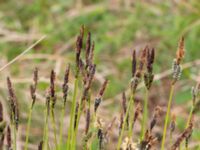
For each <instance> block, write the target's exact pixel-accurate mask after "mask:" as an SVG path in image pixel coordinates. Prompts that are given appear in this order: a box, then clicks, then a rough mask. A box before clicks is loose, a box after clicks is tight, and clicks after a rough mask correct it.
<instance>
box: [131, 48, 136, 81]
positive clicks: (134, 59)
mask: <svg viewBox="0 0 200 150" xmlns="http://www.w3.org/2000/svg"><path fill="white" fill-rule="evenodd" d="M135 72H136V52H135V50H133V53H132V77H134V76H135Z"/></svg>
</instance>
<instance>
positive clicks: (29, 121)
mask: <svg viewBox="0 0 200 150" xmlns="http://www.w3.org/2000/svg"><path fill="white" fill-rule="evenodd" d="M32 111H33V107H32V106H31V108H30V109H29V115H28V124H27V130H26V143H25V148H24V149H25V150H27V148H28V141H29V131H30V126H31V119H32Z"/></svg>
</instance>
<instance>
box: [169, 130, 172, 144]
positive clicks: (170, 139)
mask: <svg viewBox="0 0 200 150" xmlns="http://www.w3.org/2000/svg"><path fill="white" fill-rule="evenodd" d="M169 134H170V135H169V144H170V146H171V145H172V132H170V133H169Z"/></svg>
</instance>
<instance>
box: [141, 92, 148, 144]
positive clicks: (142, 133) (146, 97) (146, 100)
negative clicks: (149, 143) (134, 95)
mask: <svg viewBox="0 0 200 150" xmlns="http://www.w3.org/2000/svg"><path fill="white" fill-rule="evenodd" d="M148 97H149V90H148V89H146V92H145V100H144V112H143V117H142V132H141V136H140V140H141V141H142V140H143V138H144V135H145V132H146V125H147V117H148Z"/></svg>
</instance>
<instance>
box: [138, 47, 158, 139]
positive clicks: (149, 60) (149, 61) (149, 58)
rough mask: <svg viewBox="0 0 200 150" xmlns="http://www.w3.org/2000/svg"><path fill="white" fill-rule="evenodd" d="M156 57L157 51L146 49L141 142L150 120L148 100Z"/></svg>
mask: <svg viewBox="0 0 200 150" xmlns="http://www.w3.org/2000/svg"><path fill="white" fill-rule="evenodd" d="M154 57H155V50H154V49H152V50H150V49H149V48H148V47H146V70H147V71H146V73H145V74H144V83H145V87H146V90H145V93H146V94H145V99H144V111H143V117H142V132H141V137H140V140H142V139H143V138H144V135H145V132H146V124H147V118H148V99H149V90H150V88H151V85H152V82H153V78H154V74H153V63H154Z"/></svg>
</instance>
